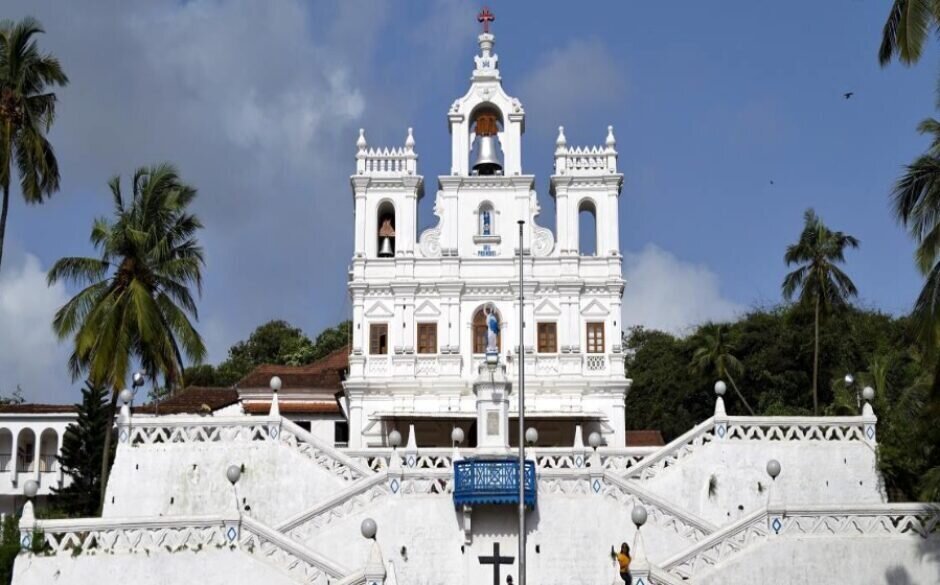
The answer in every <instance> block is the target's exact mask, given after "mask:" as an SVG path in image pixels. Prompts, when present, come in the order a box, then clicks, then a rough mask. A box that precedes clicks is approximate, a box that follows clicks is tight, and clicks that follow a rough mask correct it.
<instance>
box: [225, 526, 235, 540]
mask: <svg viewBox="0 0 940 585" xmlns="http://www.w3.org/2000/svg"><path fill="white" fill-rule="evenodd" d="M225 535H226V536H228V539H229V540H235V537H236V536H238V532H237V531H236V530H235V527H234V526H229V528H228V532H226V533H225Z"/></svg>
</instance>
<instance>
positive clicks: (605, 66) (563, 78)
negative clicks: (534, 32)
mask: <svg viewBox="0 0 940 585" xmlns="http://www.w3.org/2000/svg"><path fill="white" fill-rule="evenodd" d="M625 88H626V79H625V78H624V74H623V65H622V64H619V63H617V62H616V60H615V59H614V57H613V56H612V55H611V54H610V52H609V51H608V50H607V47H605V46H604V44H603V43H601V42H600V41H598V40H584V39H574V40H572V41H570V42H569V43H568V44H567V45H565V46H564V47H562V48H559V49H554V50H552V51H550V52H549V53H547V54H546V55H544V56H543V57H542V58H541V59H540V60H539V61H538V64H537V65H536V67H535V68H534V69H533V70H532V72H531V73H529V74H528V75H527V76H526V77H525V78H523V79H522V80H521V82H520V84H519V91H518V95H519V96H520V97H522V98H524V100H525V101H524V102H523V103H524V105H525V107H526V113H527V114H528V115H527V118H528V119H529V120H532V122H533V123H534V124H536V125H537V126H534V127H535V128H536V129H538V130H542V131H554V130H555V129H556V127H557V126H558V125H568V126H570V127H573V126H576V122H577V121H578V119H579V118H580V117H582V116H583V115H585V114H587V113H590V112H592V111H593V110H595V109H597V108H599V107H604V106H609V105H611V104H616V103H618V102H620V101H622V100H623V94H624V91H625Z"/></svg>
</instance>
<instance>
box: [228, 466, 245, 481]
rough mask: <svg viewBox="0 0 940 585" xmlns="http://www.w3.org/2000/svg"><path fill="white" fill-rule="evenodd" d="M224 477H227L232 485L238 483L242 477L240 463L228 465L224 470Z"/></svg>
mask: <svg viewBox="0 0 940 585" xmlns="http://www.w3.org/2000/svg"><path fill="white" fill-rule="evenodd" d="M225 477H226V478H227V479H228V482H229V483H230V484H232V485H235V484H236V483H238V480H239V479H241V477H242V468H241V465H235V464H232V465H229V466H228V469H226V470H225Z"/></svg>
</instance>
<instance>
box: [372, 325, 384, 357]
mask: <svg viewBox="0 0 940 585" xmlns="http://www.w3.org/2000/svg"><path fill="white" fill-rule="evenodd" d="M369 353H371V354H372V355H386V354H387V353H388V323H373V324H371V325H369Z"/></svg>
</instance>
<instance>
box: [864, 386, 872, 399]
mask: <svg viewBox="0 0 940 585" xmlns="http://www.w3.org/2000/svg"><path fill="white" fill-rule="evenodd" d="M862 398H864V399H865V400H866V401H867V402H871V401H872V400H874V399H875V389H874V388H872V387H871V386H865V388H864V389H863V390H862Z"/></svg>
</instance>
